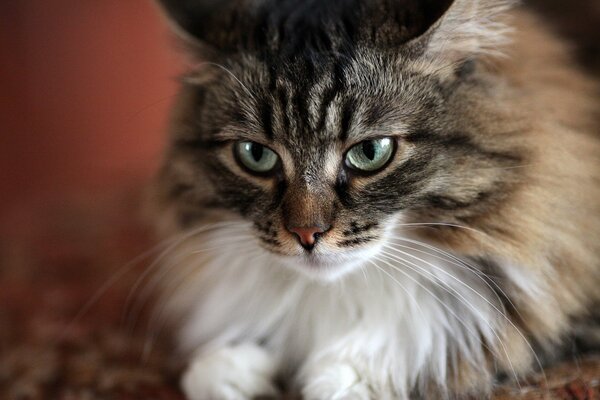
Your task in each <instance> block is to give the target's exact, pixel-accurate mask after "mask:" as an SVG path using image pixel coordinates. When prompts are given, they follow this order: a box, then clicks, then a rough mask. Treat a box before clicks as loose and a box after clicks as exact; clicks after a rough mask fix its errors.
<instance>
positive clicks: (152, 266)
mask: <svg viewBox="0 0 600 400" xmlns="http://www.w3.org/2000/svg"><path fill="white" fill-rule="evenodd" d="M235 224H239V222H230V221H227V222H219V223H214V224H208V225H202V226H199V227H197V228H194V229H192V230H190V231H188V232H183V233H181V234H179V235H176V236H175V237H173V238H170V239H167V240H166V242H167V244H168V246H165V247H166V249H165V250H163V251H162V252H161V254H160V255H159V256H158V257H157V258H156V259H155V260H154V261H153V262H152V263H151V264H150V265H149V266H148V268H146V270H145V271H144V272H143V273H142V274H141V275H140V277H139V278H138V279H137V280H136V282H135V283H134V285H133V286H132V288H131V289H130V291H129V294H128V295H127V298H126V299H125V304H124V306H123V314H122V315H121V320H122V321H123V320H124V319H125V316H126V315H127V312H128V310H129V306H130V303H131V300H132V299H133V296H134V295H135V292H136V291H137V289H138V287H139V286H140V285H141V284H142V282H143V280H144V279H145V278H146V277H147V276H148V275H149V274H150V273H151V272H152V271H153V270H154V269H155V268H157V266H159V265H160V263H161V262H162V260H163V259H164V258H165V257H166V256H167V255H168V254H169V253H170V252H171V251H173V250H174V249H175V248H176V247H177V246H179V245H180V244H181V243H183V242H184V241H185V240H187V239H189V238H191V237H193V236H194V235H198V234H200V233H203V232H206V231H209V230H211V229H217V228H219V227H225V226H231V225H235ZM169 243H170V244H169Z"/></svg>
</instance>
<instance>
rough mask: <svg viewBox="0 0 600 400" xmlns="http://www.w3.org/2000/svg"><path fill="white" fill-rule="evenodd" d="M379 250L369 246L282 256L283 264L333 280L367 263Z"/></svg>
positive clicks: (312, 275)
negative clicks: (340, 250)
mask: <svg viewBox="0 0 600 400" xmlns="http://www.w3.org/2000/svg"><path fill="white" fill-rule="evenodd" d="M377 252H378V246H369V247H364V248H360V249H352V250H347V251H342V252H336V253H333V252H331V253H324V252H304V253H303V254H298V255H290V256H284V257H282V261H283V264H285V266H287V267H291V268H292V269H293V270H296V271H299V272H301V273H303V274H305V275H308V276H309V277H310V278H315V279H317V280H325V281H331V280H335V279H337V278H338V277H341V276H343V275H346V274H347V273H349V272H351V271H354V270H358V269H360V268H361V267H362V266H364V265H366V264H367V263H368V262H369V260H370V259H371V257H372V256H373V255H375V254H376V253H377Z"/></svg>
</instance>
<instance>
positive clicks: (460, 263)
mask: <svg viewBox="0 0 600 400" xmlns="http://www.w3.org/2000/svg"><path fill="white" fill-rule="evenodd" d="M396 239H399V240H403V241H406V242H409V243H413V244H417V245H420V246H423V247H425V248H429V249H430V250H433V251H436V252H438V253H440V254H443V255H446V256H448V257H450V258H451V259H453V260H455V261H456V262H453V264H454V265H456V266H459V267H462V268H464V269H466V270H467V271H470V272H472V273H474V274H475V275H477V276H478V277H479V278H480V279H481V280H482V281H483V282H484V283H485V284H486V286H487V287H488V288H490V290H491V291H492V292H494V293H495V294H496V297H497V299H498V300H499V301H500V302H502V301H501V299H500V298H499V296H498V294H497V293H496V290H494V289H493V288H492V287H491V284H490V283H489V282H488V281H487V280H486V279H485V278H484V277H487V276H489V275H487V274H485V273H484V272H483V271H480V270H479V269H477V268H476V267H475V266H473V265H472V264H469V263H466V262H465V261H463V260H461V259H460V258H458V257H457V256H455V255H453V254H452V253H449V252H446V251H444V250H442V249H439V248H437V247H435V246H433V245H429V244H427V243H424V242H420V241H418V240H412V239H405V238H402V237H396ZM396 245H397V244H396ZM398 246H402V245H398ZM402 247H408V248H409V249H412V250H414V251H420V250H418V249H414V248H411V247H409V246H402ZM421 252H423V251H421ZM424 253H425V254H427V252H424ZM429 255H431V254H429ZM411 256H412V255H411ZM431 256H434V255H431ZM413 257H414V256H413ZM434 257H435V256H434ZM430 265H432V264H430ZM435 267H436V268H439V267H437V266H435ZM491 282H492V284H493V285H494V287H495V288H496V289H497V290H498V291H500V293H501V294H502V296H504V298H505V299H506V300H507V301H508V303H509V305H510V306H511V307H512V309H514V310H515V312H516V314H517V316H519V317H521V318H522V316H521V314H520V313H519V310H518V308H517V307H516V305H515V304H514V303H513V302H512V300H511V299H510V297H509V296H508V294H507V293H506V292H505V291H504V290H503V289H502V288H501V287H500V285H499V284H498V283H496V282H495V281H494V280H493V279H492V280H491ZM500 314H501V315H502V316H503V317H504V318H505V319H506V321H507V322H508V323H509V324H510V325H511V326H512V327H513V328H514V329H515V330H516V332H517V333H518V334H519V336H520V337H521V338H522V339H523V340H524V341H525V343H526V345H527V347H528V348H529V350H530V351H531V352H532V354H533V357H534V358H535V361H536V364H537V365H538V367H539V368H540V373H541V374H542V378H543V379H544V382H545V383H546V384H547V382H548V381H547V377H546V373H545V371H544V367H543V364H542V362H541V360H540V358H539V356H538V354H537V352H536V351H535V350H534V348H533V345H532V344H531V342H530V341H529V340H528V339H527V337H526V336H525V334H524V333H523V332H522V331H521V330H520V329H519V328H518V327H517V326H516V325H515V324H514V322H512V321H511V320H510V319H509V318H508V317H507V316H506V315H505V314H504V313H500Z"/></svg>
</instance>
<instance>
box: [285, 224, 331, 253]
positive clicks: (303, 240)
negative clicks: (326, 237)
mask: <svg viewBox="0 0 600 400" xmlns="http://www.w3.org/2000/svg"><path fill="white" fill-rule="evenodd" d="M288 230H289V231H290V232H292V233H294V234H296V236H298V240H299V241H300V244H301V245H302V246H304V247H305V248H312V247H314V245H315V243H316V241H317V236H318V235H319V234H321V233H323V232H325V230H324V229H321V228H320V227H318V226H312V227H308V228H295V227H294V228H289V229H288Z"/></svg>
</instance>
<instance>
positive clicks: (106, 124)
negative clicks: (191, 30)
mask: <svg viewBox="0 0 600 400" xmlns="http://www.w3.org/2000/svg"><path fill="white" fill-rule="evenodd" d="M160 19H161V18H160V17H159V15H158V12H157V10H156V7H155V6H154V4H152V2H151V1H149V0H125V1H124V0H101V1H97V0H80V1H76V0H52V1H49V0H19V1H2V2H0V226H2V225H3V227H4V229H9V230H10V231H11V232H12V231H14V230H23V229H24V224H27V222H29V220H30V219H31V218H32V216H31V215H28V214H30V213H31V212H32V210H36V209H38V208H39V207H40V206H41V205H46V204H48V203H63V202H64V201H66V200H65V199H68V198H73V197H81V196H85V197H86V198H93V197H94V196H95V195H103V194H105V193H106V192H107V191H112V190H114V189H116V188H118V187H119V186H123V185H130V184H132V182H139V181H143V180H145V179H147V178H148V177H149V176H150V175H151V173H152V171H153V170H154V169H155V168H156V164H157V162H158V160H159V158H160V150H161V145H162V142H163V130H164V126H165V121H166V115H167V109H168V107H169V105H170V103H171V99H172V96H173V94H174V92H175V88H176V87H175V84H174V78H175V77H176V76H177V71H178V67H177V65H178V63H177V59H178V57H177V55H176V54H175V52H173V51H171V49H170V44H171V43H170V42H171V39H172V38H171V37H170V35H169V34H168V33H167V30H166V29H165V27H164V24H163V23H162V21H160ZM40 203H43V204H40Z"/></svg>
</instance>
